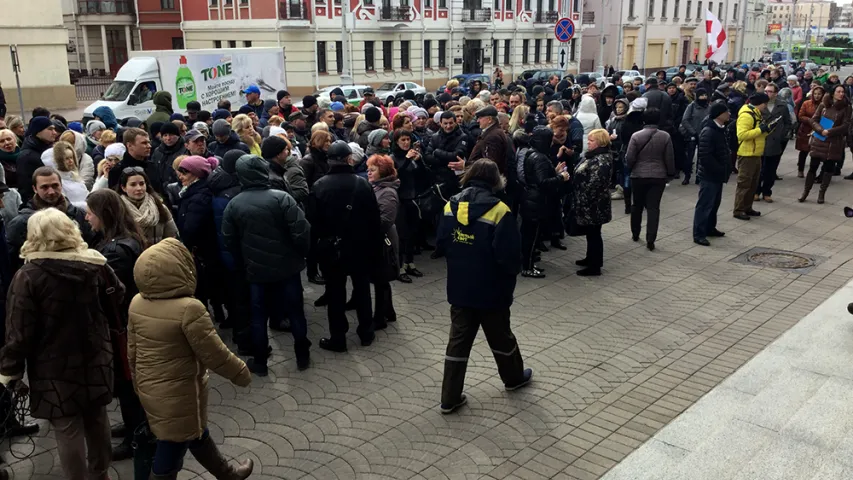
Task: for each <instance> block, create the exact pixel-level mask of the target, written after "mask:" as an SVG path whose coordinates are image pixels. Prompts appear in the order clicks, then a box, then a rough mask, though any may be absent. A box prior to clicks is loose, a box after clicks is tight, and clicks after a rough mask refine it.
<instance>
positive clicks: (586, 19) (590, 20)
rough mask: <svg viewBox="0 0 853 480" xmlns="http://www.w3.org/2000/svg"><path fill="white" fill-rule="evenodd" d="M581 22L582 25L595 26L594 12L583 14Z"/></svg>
mask: <svg viewBox="0 0 853 480" xmlns="http://www.w3.org/2000/svg"><path fill="white" fill-rule="evenodd" d="M581 22H582V23H583V25H595V12H583V18H581Z"/></svg>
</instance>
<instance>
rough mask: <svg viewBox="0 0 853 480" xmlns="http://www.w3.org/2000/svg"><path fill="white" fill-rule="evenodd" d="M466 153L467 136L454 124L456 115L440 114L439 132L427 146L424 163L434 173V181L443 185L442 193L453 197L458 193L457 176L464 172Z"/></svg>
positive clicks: (449, 113)
mask: <svg viewBox="0 0 853 480" xmlns="http://www.w3.org/2000/svg"><path fill="white" fill-rule="evenodd" d="M467 151H468V136H467V135H466V134H465V132H464V131H462V128H461V127H459V125H457V124H456V115H455V114H454V113H453V112H449V111H448V112H444V113H442V114H441V130H439V132H438V133H436V134H435V135H433V136H432V139H431V140H430V142H429V145H427V149H426V162H427V164H428V165H429V166H430V167H432V169H433V172H435V176H436V180H437V181H438V182H440V183H443V184H444V187H443V188H442V192H443V193H446V194H447V195H455V194H456V193H458V192H459V190H460V189H459V175H461V174H462V173H463V172H464V170H465V154H466V152H467ZM445 188H446V190H445Z"/></svg>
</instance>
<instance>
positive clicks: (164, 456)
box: [151, 427, 210, 475]
mask: <svg viewBox="0 0 853 480" xmlns="http://www.w3.org/2000/svg"><path fill="white" fill-rule="evenodd" d="M208 435H210V432H208V431H207V427H205V428H204V432H203V433H202V434H201V437H200V438H198V439H196V440H189V441H187V442H170V441H167V440H157V453H155V454H154V465H153V466H152V467H151V473H153V474H154V475H168V474H170V473H173V472H177V471H180V470H181V468H182V467H183V466H184V456H185V455H186V454H187V450H188V449H190V448H197V447H200V446H201V443H202V442H203V441H204V439H206V438H207V436H208Z"/></svg>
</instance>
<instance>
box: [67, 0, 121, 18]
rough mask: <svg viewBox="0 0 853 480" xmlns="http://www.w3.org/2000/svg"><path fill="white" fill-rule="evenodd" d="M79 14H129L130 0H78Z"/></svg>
mask: <svg viewBox="0 0 853 480" xmlns="http://www.w3.org/2000/svg"><path fill="white" fill-rule="evenodd" d="M77 13H79V14H80V15H99V14H105V15H130V14H132V13H133V1H131V0H78V2H77Z"/></svg>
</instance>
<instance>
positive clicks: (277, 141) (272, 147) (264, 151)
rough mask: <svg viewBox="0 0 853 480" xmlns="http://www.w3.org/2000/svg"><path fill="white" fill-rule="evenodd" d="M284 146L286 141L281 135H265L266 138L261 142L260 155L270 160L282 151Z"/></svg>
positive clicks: (285, 146)
mask: <svg viewBox="0 0 853 480" xmlns="http://www.w3.org/2000/svg"><path fill="white" fill-rule="evenodd" d="M285 148H287V142H285V141H284V139H283V138H281V137H278V136H275V135H272V136H270V137H267V138H266V140H264V143H263V144H261V156H262V157H264V159H266V160H269V161H272V159H273V158H275V157H277V156H278V155H279V154H280V153H281V152H283V151H284V149H285Z"/></svg>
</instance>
